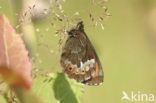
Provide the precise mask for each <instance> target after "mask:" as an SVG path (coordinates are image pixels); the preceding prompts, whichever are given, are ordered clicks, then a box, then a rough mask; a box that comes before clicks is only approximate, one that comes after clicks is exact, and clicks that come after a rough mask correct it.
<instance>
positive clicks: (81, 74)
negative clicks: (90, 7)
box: [60, 22, 103, 85]
mask: <svg viewBox="0 0 156 103" xmlns="http://www.w3.org/2000/svg"><path fill="white" fill-rule="evenodd" d="M68 34H69V36H68V39H67V41H66V43H65V46H64V48H63V50H62V55H61V61H60V63H61V66H62V68H63V72H64V73H65V74H66V75H67V76H68V77H70V78H73V79H75V80H77V81H78V82H81V83H84V84H88V85H99V84H101V83H102V82H103V70H102V66H101V63H100V61H99V59H98V56H97V54H96V52H95V50H94V47H93V46H92V44H91V42H90V40H89V38H88V37H87V35H86V33H85V32H84V27H83V24H82V22H79V23H78V24H77V26H76V27H75V28H73V29H72V30H70V31H69V32H68Z"/></svg>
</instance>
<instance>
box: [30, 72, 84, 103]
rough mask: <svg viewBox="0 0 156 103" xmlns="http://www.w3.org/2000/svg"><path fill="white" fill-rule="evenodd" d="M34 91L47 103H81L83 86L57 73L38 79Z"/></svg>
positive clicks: (35, 81)
mask: <svg viewBox="0 0 156 103" xmlns="http://www.w3.org/2000/svg"><path fill="white" fill-rule="evenodd" d="M33 91H34V92H35V93H36V94H37V95H38V97H40V98H41V99H42V100H43V101H44V102H45V103H79V102H80V98H81V95H82V93H83V84H81V83H77V82H76V81H75V80H72V79H69V78H68V77H66V76H65V75H64V74H63V73H57V74H51V75H49V76H47V77H46V76H40V77H37V78H36V79H35V80H34V88H33Z"/></svg>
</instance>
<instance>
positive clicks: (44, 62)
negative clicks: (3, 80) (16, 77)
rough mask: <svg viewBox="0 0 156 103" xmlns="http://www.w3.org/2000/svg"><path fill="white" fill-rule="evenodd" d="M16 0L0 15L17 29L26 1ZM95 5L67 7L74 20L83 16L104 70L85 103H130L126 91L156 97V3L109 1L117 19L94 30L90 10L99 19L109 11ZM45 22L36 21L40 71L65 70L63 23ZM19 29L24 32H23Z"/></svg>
mask: <svg viewBox="0 0 156 103" xmlns="http://www.w3.org/2000/svg"><path fill="white" fill-rule="evenodd" d="M12 1H13V0H0V14H5V15H6V16H8V18H9V19H10V21H11V24H12V25H13V26H14V27H16V25H17V24H18V16H17V15H16V12H18V10H19V11H20V9H21V3H19V1H20V0H14V1H13V2H12ZM42 1H44V0H42ZM46 1H47V2H48V0H45V2H46ZM95 1H98V0H95ZM36 2H37V0H36V1H35V3H36ZM90 2H91V0H66V2H64V3H63V4H62V6H63V10H64V11H65V12H66V14H67V15H69V16H71V15H72V14H73V13H75V12H77V11H78V12H80V15H79V16H80V17H81V18H82V20H83V21H84V25H85V31H86V33H87V35H88V36H89V38H90V40H91V42H92V43H93V45H94V47H95V49H96V52H97V54H98V56H99V58H100V60H101V63H102V66H103V70H104V83H103V84H102V85H100V86H87V85H86V86H85V90H84V94H83V95H82V96H81V103H128V101H126V100H121V97H122V96H123V94H122V91H125V92H126V93H128V94H129V95H130V93H131V91H134V92H135V93H138V91H140V92H141V93H146V94H150V93H152V94H156V83H155V82H156V0H108V2H106V3H105V6H106V7H107V8H108V12H109V13H110V14H111V15H112V16H110V17H109V18H107V19H105V20H104V24H105V26H104V27H105V29H104V30H102V29H101V26H100V25H99V26H97V27H93V26H90V25H91V24H92V23H91V20H90V19H89V16H88V14H89V12H90V11H91V12H93V13H97V15H98V13H99V14H100V13H101V12H103V9H101V8H98V7H97V8H96V7H93V6H92V4H91V3H90ZM15 5H16V6H15ZM45 5H47V4H45ZM45 7H46V6H45ZM36 8H37V7H36ZM43 8H44V7H43ZM38 9H39V8H38ZM41 18H42V19H41V20H40V18H39V20H35V21H34V22H33V25H34V31H35V37H36V38H35V39H34V41H35V42H36V44H34V45H36V47H35V48H37V49H36V50H34V51H35V53H34V54H33V55H35V56H36V57H37V59H36V61H35V68H36V69H38V70H40V71H42V72H54V73H55V72H60V71H61V67H60V64H59V60H60V52H59V51H58V47H57V44H58V41H59V38H60V36H57V37H56V36H55V31H56V30H57V29H59V28H60V27H61V26H62V23H60V22H59V21H54V20H53V19H51V16H47V17H41ZM51 22H54V23H55V27H52V26H51ZM17 31H19V32H20V30H19V29H17ZM28 31H29V30H28ZM155 101H156V100H155Z"/></svg>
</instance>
